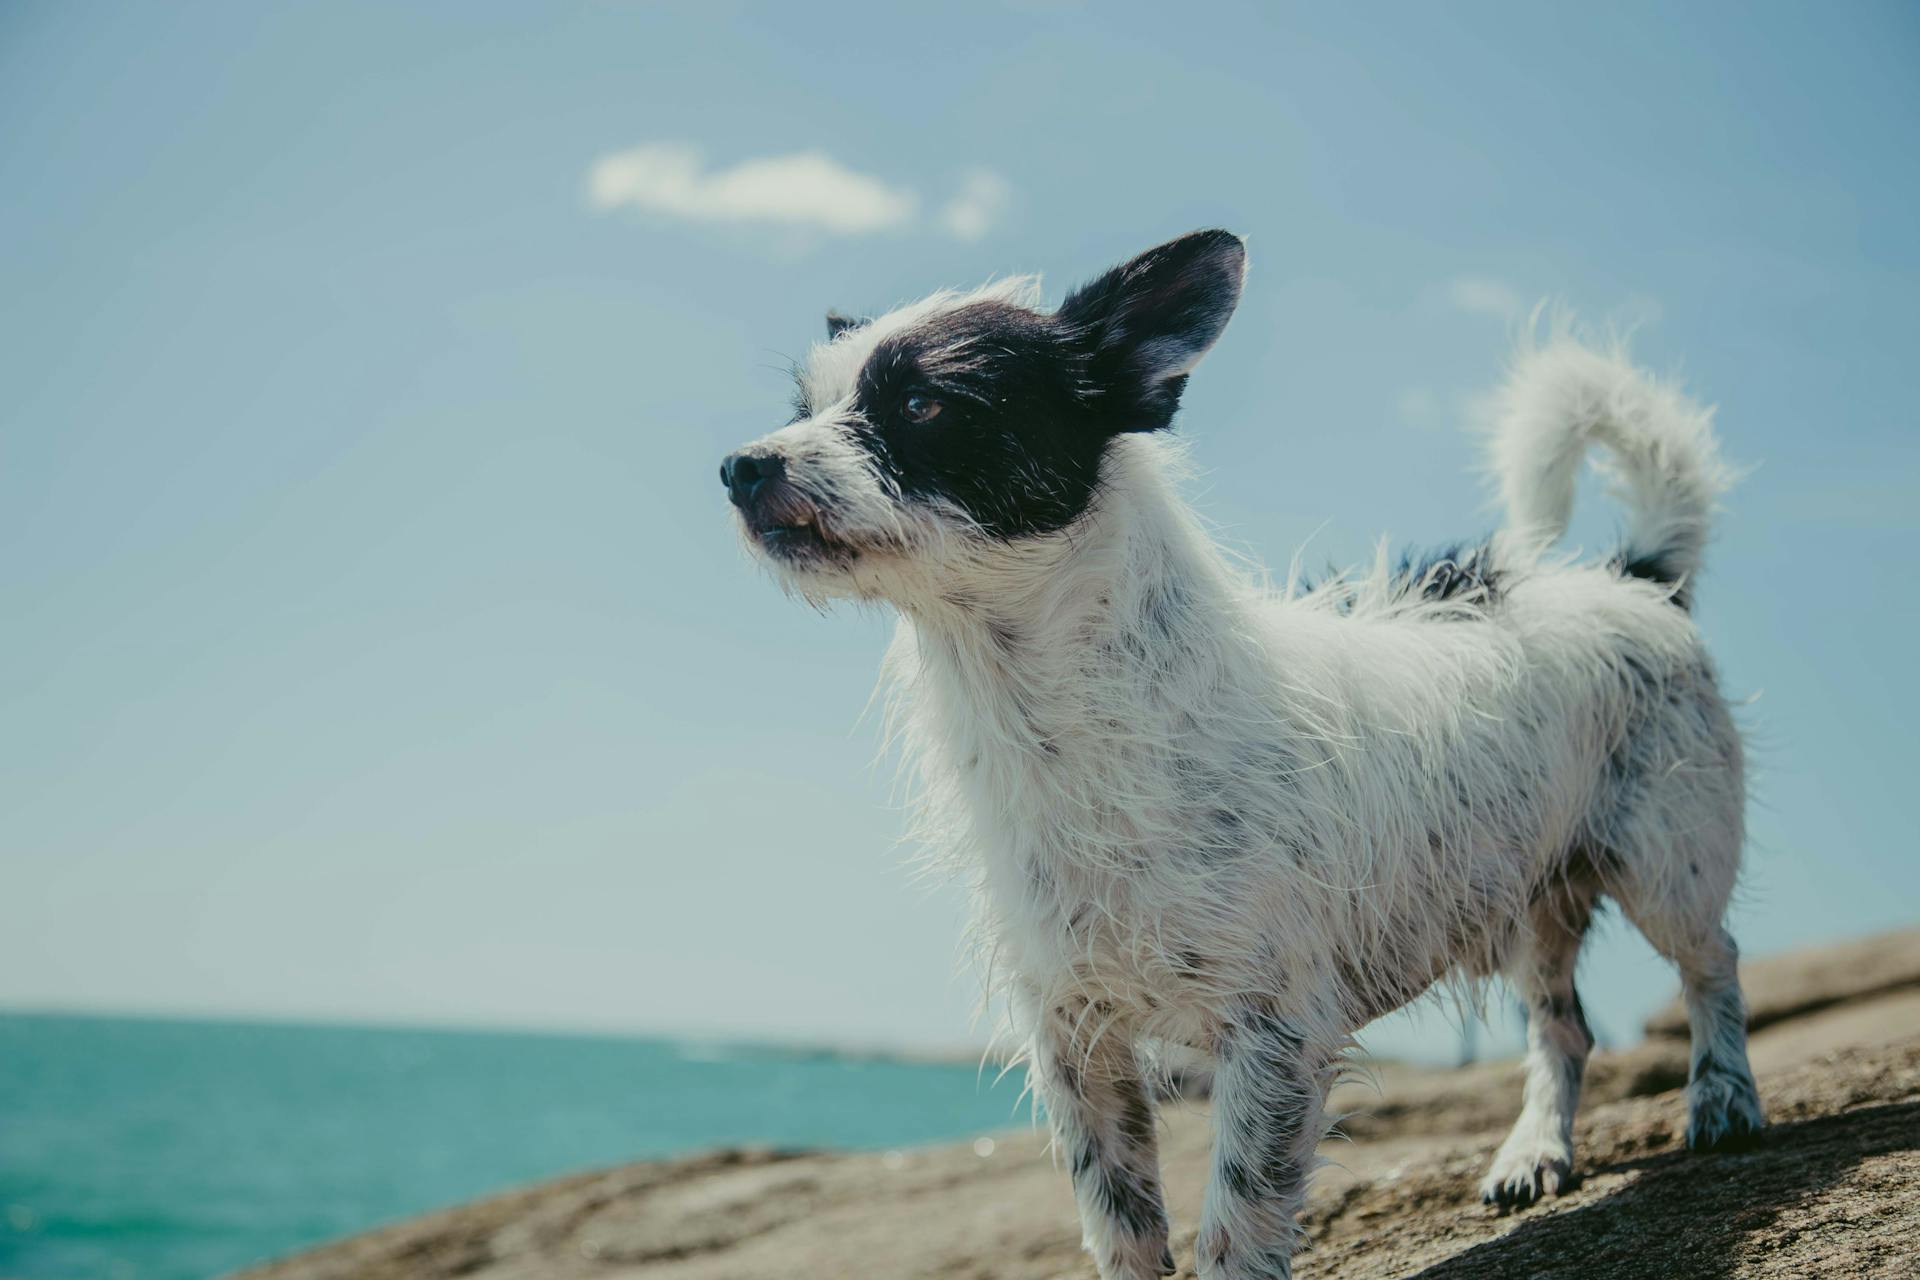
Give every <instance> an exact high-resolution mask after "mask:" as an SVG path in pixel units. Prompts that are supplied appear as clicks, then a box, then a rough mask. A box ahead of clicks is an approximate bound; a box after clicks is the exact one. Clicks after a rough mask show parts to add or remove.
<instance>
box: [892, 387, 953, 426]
mask: <svg viewBox="0 0 1920 1280" xmlns="http://www.w3.org/2000/svg"><path fill="white" fill-rule="evenodd" d="M945 407H946V406H944V405H942V404H941V403H940V402H939V401H938V400H935V399H934V398H933V397H932V396H928V395H920V394H917V393H916V394H914V395H910V396H908V397H907V402H906V404H904V405H902V406H901V409H902V411H903V412H904V413H905V414H906V415H907V421H908V422H932V421H933V420H934V419H935V418H937V417H939V416H940V410H941V409H943V408H945Z"/></svg>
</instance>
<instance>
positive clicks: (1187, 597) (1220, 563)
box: [896, 437, 1248, 753]
mask: <svg viewBox="0 0 1920 1280" xmlns="http://www.w3.org/2000/svg"><path fill="white" fill-rule="evenodd" d="M1177 472H1178V458H1177V454H1176V453H1175V452H1174V450H1173V448H1172V447H1171V446H1169V445H1167V444H1165V443H1163V442H1161V441H1159V440H1156V439H1153V438H1148V437H1123V438H1121V439H1120V440H1117V441H1115V442H1114V444H1113V446H1112V447H1111V448H1110V450H1109V454H1108V457H1107V459H1106V461H1105V464H1104V466H1103V475H1102V481H1103V482H1102V485H1101V489H1100V493H1099V497H1098V499H1097V500H1096V503H1095V505H1094V507H1093V508H1092V509H1091V510H1089V511H1088V513H1087V514H1086V516H1085V517H1084V518H1083V519H1082V520H1080V521H1079V522H1077V523H1076V524H1075V525H1074V526H1073V527H1072V528H1071V529H1069V530H1066V531H1064V532H1062V533H1060V534H1057V535H1054V536H1052V537H1049V538H1045V539H1037V540H1034V541H1033V542H1031V543H1029V544H1026V545H1022V546H1020V547H1017V548H1010V549H1006V550H1004V551H1000V552H996V554H995V556H994V557H993V558H992V559H991V560H990V561H987V562H984V563H982V564H981V565H980V566H979V567H978V569H977V570H975V571H973V572H970V573H968V574H966V575H961V576H959V577H958V578H956V580H954V581H952V582H950V583H948V584H945V586H944V587H943V589H942V590H941V591H940V592H939V593H938V594H937V595H934V596H931V597H930V598H928V599H925V600H921V601H917V602H915V603H914V604H913V605H912V606H911V607H906V608H903V610H902V613H903V615H904V617H905V618H906V619H907V622H908V627H907V628H904V629H903V636H902V646H903V647H905V648H908V649H910V650H911V653H910V655H899V654H896V657H900V656H910V658H911V662H910V670H908V671H899V672H898V674H901V675H903V676H908V677H909V680H910V683H912V684H914V685H919V686H923V687H921V688H918V689H915V690H914V691H913V692H914V694H915V696H916V698H922V697H926V696H929V695H931V696H932V697H934V698H935V699H936V700H937V702H938V703H939V704H940V705H939V706H938V708H937V715H938V716H939V718H940V719H941V720H942V721H944V722H946V723H947V724H949V725H951V726H954V727H958V726H959V725H960V724H963V723H968V722H971V724H972V727H973V731H974V732H975V733H976V734H977V735H979V736H980V737H982V738H984V739H985V740H986V743H987V744H989V745H1004V746H1007V747H1014V748H1018V749H1022V750H1026V751H1032V750H1039V751H1042V752H1048V753H1052V752H1055V751H1057V750H1058V749H1059V741H1058V740H1059V739H1061V738H1065V737H1071V736H1074V735H1076V734H1084V733H1097V732H1100V731H1102V730H1103V729H1104V730H1118V731H1125V730H1126V729H1127V728H1130V727H1132V726H1128V725H1126V724H1124V723H1121V724H1118V725H1116V724H1115V723H1114V722H1115V721H1116V720H1119V721H1122V722H1124V721H1125V720H1126V719H1127V718H1130V717H1137V716H1140V715H1143V714H1151V712H1152V708H1153V705H1154V704H1155V703H1156V702H1167V701H1168V700H1164V699H1159V698H1157V697H1156V691H1157V690H1158V689H1163V688H1164V687H1165V686H1167V685H1169V684H1176V685H1182V686H1191V684H1192V682H1194V681H1196V680H1201V681H1204V680H1205V679H1207V678H1208V673H1209V672H1210V671H1212V670H1217V666H1218V664H1219V663H1220V662H1221V661H1222V659H1223V656H1224V654H1223V646H1225V645H1227V644H1231V643H1234V642H1235V641H1234V639H1233V636H1232V635H1231V633H1232V632H1233V631H1235V630H1238V629H1237V628H1235V627H1234V626H1233V619H1234V618H1235V616H1236V614H1237V612H1238V611H1239V610H1240V609H1242V608H1244V607H1245V601H1246V599H1247V596H1248V592H1247V589H1246V587H1245V585H1244V583H1243V582H1242V580H1241V579H1240V578H1239V577H1238V576H1237V575H1236V573H1235V572H1234V570H1233V569H1232V568H1231V566H1230V565H1229V564H1228V563H1227V561H1226V559H1225V557H1224V556H1223V555H1222V554H1221V553H1220V551H1219V549H1218V548H1217V547H1216V546H1215V544H1214V543H1213V542H1212V540H1211V539H1209V538H1208V537H1207V536H1206V534H1205V532H1204V530H1202V529H1201V527H1200V525H1199V523H1198V521H1197V520H1196V519H1195V517H1194V515H1193V513H1192V511H1191V509H1190V508H1189V507H1188V506H1187V504H1186V503H1185V501H1184V500H1183V499H1182V498H1181V497H1180V495H1179V493H1178V492H1177V484H1176V482H1177ZM1192 692H1193V690H1192V689H1191V687H1188V688H1187V689H1185V690H1184V691H1183V693H1182V694H1181V695H1179V696H1176V697H1174V698H1172V699H1171V700H1170V702H1171V703H1174V704H1186V703H1188V702H1190V699H1191V696H1192ZM929 709H932V708H929Z"/></svg>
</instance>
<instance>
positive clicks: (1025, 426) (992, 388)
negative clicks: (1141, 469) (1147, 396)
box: [854, 302, 1113, 538]
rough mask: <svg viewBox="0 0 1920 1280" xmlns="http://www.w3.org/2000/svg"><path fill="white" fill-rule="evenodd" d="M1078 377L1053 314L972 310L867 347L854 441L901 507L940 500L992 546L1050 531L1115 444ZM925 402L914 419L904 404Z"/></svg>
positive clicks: (1082, 502) (1087, 497)
mask: <svg viewBox="0 0 1920 1280" xmlns="http://www.w3.org/2000/svg"><path fill="white" fill-rule="evenodd" d="M1085 369H1086V357H1085V355H1084V354H1083V353H1082V352H1081V351H1080V350H1079V349H1078V348H1077V346H1076V344H1074V343H1073V342H1072V341H1070V340H1069V339H1068V338H1067V337H1066V336H1065V335H1063V334H1062V333H1061V326H1060V325H1059V324H1058V322H1057V321H1055V319H1054V318H1053V317H1052V316H1046V315H1039V314H1036V313H1034V312H1032V311H1028V310H1026V309H1025V308H1023V307H1015V306H1010V305H1008V304H1005V303H997V302H981V303H975V304H974V305H972V306H967V307H962V308H960V309H958V310H956V311H949V312H946V313H943V314H941V315H937V316H935V317H933V318H932V319H930V320H928V321H927V322H926V323H924V324H922V325H919V326H917V327H915V328H913V329H911V330H909V331H907V332H906V333H901V334H897V335H895V336H893V337H890V338H887V339H886V340H884V341H883V342H881V343H880V344H879V345H878V346H877V347H875V348H874V350H873V354H872V355H871V356H870V357H868V359H867V363H866V366H865V367H864V368H863V369H862V370H861V371H860V381H859V384H858V387H857V388H856V390H855V393H854V408H855V410H856V412H857V413H858V414H859V418H860V421H861V422H862V423H863V425H862V426H861V428H860V435H861V438H862V439H863V440H864V441H865V442H866V444H867V447H868V448H869V449H870V450H871V451H872V453H873V455H874V457H875V459H876V460H877V461H878V462H879V464H880V466H881V469H882V471H883V472H884V473H885V474H887V475H888V476H890V477H891V478H892V479H893V481H894V483H896V484H897V485H899V487H900V491H901V492H902V493H903V494H905V495H906V496H908V497H909V498H944V499H946V500H948V501H950V502H952V503H954V504H955V505H956V506H958V507H959V508H960V509H961V510H963V511H965V512H966V513H967V514H968V515H969V516H971V517H972V518H973V519H974V520H975V521H977V522H978V523H979V525H980V527H981V528H983V529H984V530H986V531H987V532H988V533H990V534H992V535H993V536H995V537H999V538H1017V537H1021V536H1024V535H1029V534H1037V533H1050V532H1052V531H1054V530H1056V529H1061V528H1064V527H1065V526H1067V525H1068V524H1071V523H1072V522H1073V521H1074V520H1075V519H1077V518H1078V517H1079V516H1080V514H1081V513H1082V512H1084V511H1085V510H1086V509H1087V505H1088V504H1089V503H1090V502H1091V501H1092V498H1093V492H1094V488H1095V486H1096V485H1097V484H1098V482H1099V476H1100V456H1101V454H1102V452H1104V450H1105V448H1106V444H1107V441H1108V440H1109V439H1111V438H1112V435H1113V432H1112V430H1111V429H1109V428H1108V427H1107V425H1106V424H1104V423H1102V422H1101V420H1100V415H1099V414H1098V412H1097V411H1096V409H1095V408H1094V406H1093V405H1092V404H1090V403H1089V397H1088V396H1087V394H1086V386H1085V384H1084V381H1083V378H1084V375H1085ZM929 403H930V404H932V405H935V406H937V409H936V411H935V412H934V415H933V416H932V417H931V418H927V419H925V420H916V415H914V414H913V413H912V412H911V410H910V404H911V406H912V407H913V408H919V409H921V410H922V412H924V410H925V407H926V406H927V405H928V404H929Z"/></svg>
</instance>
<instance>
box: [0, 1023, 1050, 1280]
mask: <svg viewBox="0 0 1920 1280" xmlns="http://www.w3.org/2000/svg"><path fill="white" fill-rule="evenodd" d="M995 1074H996V1073H995V1071H994V1070H993V1069H992V1068H988V1069H986V1070H985V1071H981V1070H979V1069H977V1068H976V1067H975V1066H974V1065H972V1064H939V1063H930V1064H923V1063H913V1062H901V1061H895V1060H891V1059H875V1058H857V1057H842V1056H836V1055H833V1054H827V1053H805V1052H793V1051H783V1050H779V1049H773V1048H755V1047H747V1046H740V1045H731V1044H722V1043H694V1042H686V1041H676V1040H649V1039H621V1038H615V1037H610V1036H608V1037H595V1036H572V1035H548V1034H537V1033H530V1034H520V1033H503V1032H483V1031H459V1030H438V1029H436V1030H404V1029H391V1028H370V1027H344V1026H304V1025H289V1024H271V1023H239V1022H234V1023H225V1022H188V1021H168V1020H159V1019H134V1018H97V1017H78V1016H55V1015H37V1014H36V1015H18V1014H0V1280H42V1278H46V1280H55V1278H57V1280H95V1278H98V1280H206V1278H208V1277H213V1276H218V1275H221V1274H224V1273H226V1272H228V1271H232V1270H234V1269H236V1268H239V1267H244V1266H247V1265H249V1264H251V1263H255V1262H259V1261H263V1260H265V1259H268V1258H273V1257H277V1256H279V1255H281V1254H285V1253H288V1252H291V1251H293V1250H296V1249H300V1248H302V1247H304V1246H307V1245H311V1244H317V1243H319V1242H321V1241H323V1240H328V1239H332V1238H334V1237H336V1236H341V1235H346V1234H348V1233H351V1232H355V1231H361V1230H364V1229H366V1228H368V1227H372V1226H376V1225H378V1224H380V1223H383V1222H389V1221H392V1220H394V1219H396V1218H402V1217H406V1216H408V1215H411V1214H416V1213H421V1212H424V1211H426V1210H429V1209H434V1208H438V1207H441V1206H444V1205H449V1204H454V1203H457V1202H459V1201H462V1200H467V1199H471V1198H472V1197H475V1196H480V1195H485V1194H487V1193H488V1192H493V1191H499V1190H503V1189H505V1188H508V1187H513V1186H516V1185H519V1184H523V1183H527V1182H531V1181H534V1180H536V1179H540V1178H547V1177H551V1176H553V1175H556V1174H562V1173H568V1172H573V1171H577V1170H581V1169H590V1168H594V1167H597V1166H606V1165H612V1164H618V1163H621V1162H624V1161H629V1160H636V1159H643V1158H647V1157H654V1156H667V1155H674V1154H678V1153H680V1152H686V1151H694V1150H698V1149H701V1148H705V1147H713V1146H719V1145H726V1144H744V1143H760V1144H770V1145H774V1146H781V1147H816V1148H820V1147H824V1148H838V1149H866V1150H874V1149H880V1150H884V1149H888V1148H892V1147H897V1146H907V1145H911V1144H915V1143H926V1142H935V1141H942V1140H950V1139H959V1138H964V1137H968V1136H971V1135H974V1134H978V1133H981V1132H984V1131H987V1130H991V1129H999V1128H1005V1127H1007V1126H1009V1125H1013V1124H1024V1123H1026V1120H1027V1116H1028V1112H1027V1109H1026V1107H1025V1106H1024V1105H1021V1104H1020V1103H1019V1093H1020V1088H1021V1081H1020V1080H1019V1079H1017V1078H1016V1077H1014V1076H1009V1077H1008V1078H1006V1079H1004V1080H1001V1081H999V1082H998V1083H996V1082H995V1079H994V1077H995Z"/></svg>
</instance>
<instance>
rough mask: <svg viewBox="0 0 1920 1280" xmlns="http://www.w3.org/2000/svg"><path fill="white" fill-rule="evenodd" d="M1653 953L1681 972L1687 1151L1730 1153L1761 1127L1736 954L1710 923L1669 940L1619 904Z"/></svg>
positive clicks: (1659, 922) (1655, 916) (1649, 919)
mask: <svg viewBox="0 0 1920 1280" xmlns="http://www.w3.org/2000/svg"><path fill="white" fill-rule="evenodd" d="M1621 905H1622V907H1623V908H1625V909H1626V911H1627V914H1628V916H1629V918H1630V919H1632V920H1633V922H1634V924H1635V925H1636V926H1637V927H1638V928H1639V929H1640V931H1641V932H1642V933H1644V934H1646V935H1647V940H1648V941H1649V942H1651V943H1653V946H1654V949H1655V950H1656V951H1659V952H1660V953H1661V954H1662V955H1665V956H1666V957H1667V958H1668V959H1669V960H1671V961H1673V963H1674V964H1675V966H1676V967H1678V968H1679V970H1680V992H1681V998H1682V999H1683V1000H1684V1001H1685V1003H1686V1006H1687V1026H1688V1029H1689V1031H1690V1032H1691V1034H1692V1040H1693V1048H1692V1054H1691V1061H1690V1063H1689V1066H1688V1069H1687V1146H1689V1147H1691V1148H1692V1149H1693V1150H1695V1151H1714V1150H1721V1149H1728V1148H1737V1147H1741V1146H1744V1145H1747V1144H1748V1143H1750V1142H1752V1141H1753V1139H1754V1138H1755V1137H1757V1136H1758V1135H1759V1133H1760V1131H1761V1130H1762V1129H1764V1128H1765V1127H1766V1123H1767V1122H1766V1116H1765V1114H1764V1113H1763V1112H1762V1110H1761V1107H1760V1093H1759V1090H1758V1089H1757V1088H1756V1087H1755V1086H1754V1083H1753V1068H1752V1067H1751V1066H1749V1065H1748V1063H1747V1005H1746V1000H1745V999H1744V998H1743V997H1742V996H1741V994H1740V974H1739V968H1738V966H1739V960H1740V949H1739V948H1738V947H1737V946H1735V945H1734V941H1733V936H1732V935H1731V934H1729V933H1728V932H1727V931H1726V929H1725V928H1723V927H1722V926H1721V925H1720V924H1719V922H1718V921H1717V920H1716V921H1715V922H1714V924H1713V925H1712V926H1711V927H1709V928H1706V929H1703V930H1700V931H1699V932H1698V933H1695V934H1691V935H1688V934H1680V935H1676V934H1675V933H1673V932H1672V931H1671V929H1670V928H1669V927H1667V926H1670V925H1671V923H1672V922H1671V921H1667V920H1663V919H1661V918H1660V916H1659V913H1657V912H1654V913H1649V912H1648V910H1647V907H1646V906H1645V904H1635V905H1632V906H1629V905H1628V904H1626V903H1622V904H1621Z"/></svg>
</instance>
